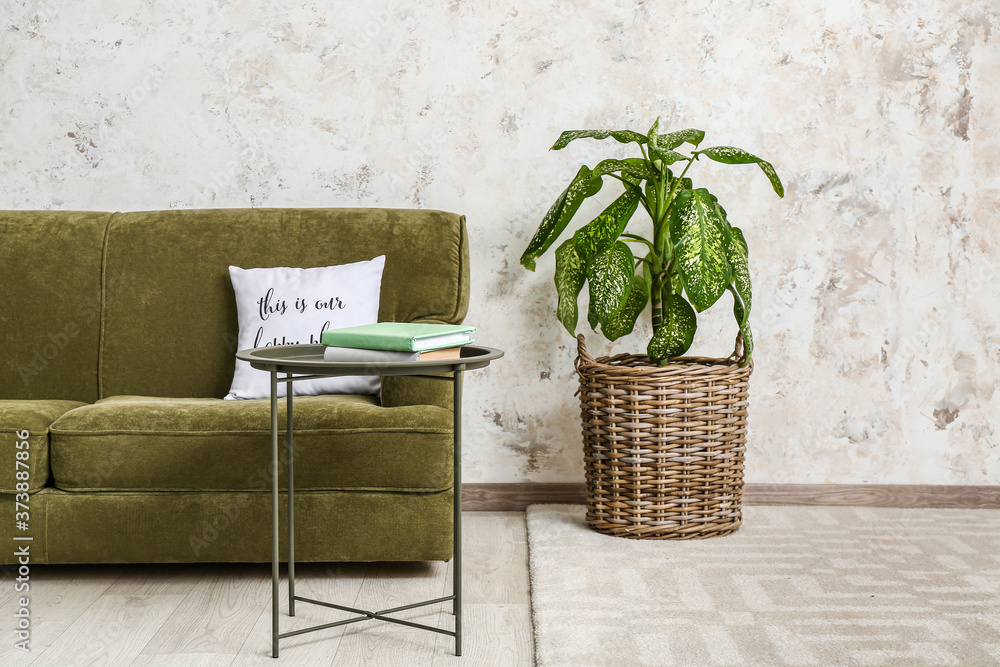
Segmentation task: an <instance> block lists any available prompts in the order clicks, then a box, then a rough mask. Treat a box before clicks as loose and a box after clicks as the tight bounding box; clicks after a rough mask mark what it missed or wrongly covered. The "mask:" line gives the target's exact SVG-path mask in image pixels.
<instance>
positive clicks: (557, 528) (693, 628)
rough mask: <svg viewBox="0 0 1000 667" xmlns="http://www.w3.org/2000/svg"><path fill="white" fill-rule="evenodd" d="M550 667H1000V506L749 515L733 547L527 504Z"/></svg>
mask: <svg viewBox="0 0 1000 667" xmlns="http://www.w3.org/2000/svg"><path fill="white" fill-rule="evenodd" d="M528 540H529V549H530V553H529V562H530V567H531V601H532V608H533V612H532V613H533V616H534V619H533V620H534V626H535V647H536V648H535V652H536V658H537V663H538V665H540V666H542V667H553V666H557V665H567V666H570V665H572V666H573V667H582V666H588V667H590V666H598V665H609V666H610V665H614V666H619V665H768V666H770V665H905V666H911V665H962V666H963V667H964V666H971V665H1000V510H939V509H872V508H861V507H748V508H744V523H743V526H742V527H741V528H740V530H739V531H738V532H737V533H735V534H733V535H730V536H728V537H720V538H714V539H710V540H701V541H690V542H676V541H643V540H627V539H623V538H617V537H609V536H606V535H601V534H599V533H595V532H593V531H591V530H590V529H588V528H587V527H586V525H585V523H584V508H583V506H578V505H533V506H531V507H529V508H528Z"/></svg>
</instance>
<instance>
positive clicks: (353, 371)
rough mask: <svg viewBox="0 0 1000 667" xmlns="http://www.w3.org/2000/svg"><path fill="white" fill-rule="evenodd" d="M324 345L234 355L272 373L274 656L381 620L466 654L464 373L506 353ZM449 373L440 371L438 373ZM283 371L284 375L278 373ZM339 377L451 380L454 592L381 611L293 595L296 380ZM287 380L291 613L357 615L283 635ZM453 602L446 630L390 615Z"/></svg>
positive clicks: (477, 349)
mask: <svg viewBox="0 0 1000 667" xmlns="http://www.w3.org/2000/svg"><path fill="white" fill-rule="evenodd" d="M323 350H324V346H322V345H279V346H274V347H259V348H254V349H252V350H241V351H239V352H237V353H236V358H237V359H240V360H242V361H246V362H249V363H250V365H251V366H252V367H253V368H256V369H258V370H262V371H266V372H268V373H270V375H271V529H272V533H271V656H272V657H274V658H277V657H278V642H279V641H280V640H281V639H284V638H286V637H293V636H295V635H301V634H304V633H306V632H315V631H317V630H325V629H327V628H333V627H336V626H338V625H347V624H349V623H357V622H359V621H367V620H376V619H377V620H380V621H388V622H389V623H398V624H400V625H406V626H409V627H412V628H419V629H421V630H429V631H431V632H438V633H441V634H444V635H450V636H452V637H454V638H455V655H456V656H460V655H462V374H463V373H464V372H465V371H469V370H475V369H477V368H484V367H486V366H488V365H489V364H490V362H491V361H493V360H494V359H499V358H500V357H502V356H503V352H502V351H500V350H497V349H494V348H490V347H481V346H478V345H466V346H465V347H463V348H462V356H461V357H459V358H457V359H441V360H435V361H404V362H378V363H370V362H333V361H324V359H323ZM445 373H446V374H448V375H436V374H445ZM279 374H281V375H283V377H278V375H279ZM338 375H380V376H381V375H406V376H410V377H419V378H426V379H430V380H442V381H446V382H451V383H452V386H453V388H454V413H453V420H454V421H453V430H454V438H455V453H454V465H453V468H454V471H455V480H454V487H453V491H452V493H453V504H454V512H455V514H454V520H453V526H452V528H453V531H454V532H453V544H454V559H455V563H454V568H453V572H454V581H453V584H452V594H451V595H449V596H446V597H443V598H437V599H434V600H424V601H421V602H415V603H413V604H408V605H405V606H402V607H394V608H392V609H383V610H381V611H366V610H364V609H355V608H353V607H345V606H342V605H338V604H333V603H331V602H324V601H321V600H313V599H311V598H305V597H301V596H298V595H296V594H295V530H294V527H295V504H294V494H295V491H294V488H295V483H294V481H295V473H294V468H293V466H292V442H293V420H292V393H293V392H292V387H291V385H292V383H293V382H297V381H301V380H315V379H317V378H322V377H334V376H338ZM279 382H285V383H287V384H288V390H287V391H286V401H287V406H288V407H287V410H286V412H287V415H286V416H287V420H288V423H287V425H286V441H287V442H286V445H287V448H288V615H289V616H294V615H295V602H296V601H298V602H306V603H309V604H316V605H320V606H323V607H330V608H332V609H339V610H341V611H346V612H350V613H353V614H357V616H353V617H351V618H348V619H345V620H343V621H336V622H334V623H325V624H323V625H316V626H313V627H309V628H303V629H301V630H294V631H292V632H285V633H281V632H280V631H279V623H278V620H279V604H278V597H279V595H278V582H279V574H278V565H279V558H278V539H279V538H278V383H279ZM449 600H450V601H451V602H452V611H453V613H454V615H455V629H454V630H446V629H444V628H438V627H434V626H430V625H423V624H421V623H414V622H412V621H406V620H403V619H399V618H393V617H391V616H389V615H388V614H392V613H395V612H400V611H405V610H407V609H414V608H416V607H424V606H427V605H432V604H438V603H441V602H447V601H449Z"/></svg>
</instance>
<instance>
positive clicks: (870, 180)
mask: <svg viewBox="0 0 1000 667" xmlns="http://www.w3.org/2000/svg"><path fill="white" fill-rule="evenodd" d="M0 20H2V23H3V26H2V32H0V35H2V37H0V101H2V103H3V108H2V114H0V164H2V175H3V179H2V183H0V206H2V207H3V208H65V209H118V210H134V209H156V208H167V207H234V206H389V207H410V206H420V207H431V208H440V209H447V210H453V211H458V212H462V213H465V214H466V215H467V216H468V219H469V225H470V228H471V238H472V256H473V290H472V295H473V302H472V307H471V309H470V314H469V321H470V322H472V323H474V324H477V325H478V326H479V327H480V328H481V335H480V340H481V341H482V342H483V343H485V344H489V345H494V346H497V347H502V348H505V349H506V350H507V357H506V358H505V359H504V360H503V361H502V362H501V363H498V364H496V365H495V366H493V367H492V368H490V369H489V370H488V371H487V372H477V373H475V374H474V375H471V376H470V377H469V380H468V383H467V387H468V394H467V395H468V409H467V412H466V417H465V426H466V429H467V441H466V442H467V449H466V459H465V467H466V470H467V473H466V479H467V480H468V481H484V482H497V481H525V480H536V481H573V480H577V479H579V478H580V476H581V469H582V464H581V455H580V451H579V444H578V441H579V438H578V430H579V427H578V407H577V405H576V404H575V402H574V401H575V399H574V397H573V391H574V389H575V382H574V376H573V370H572V362H573V356H574V353H573V341H572V339H571V338H570V337H569V336H568V335H567V334H566V333H565V332H564V331H562V330H561V329H560V328H559V327H558V326H557V323H556V321H555V319H554V316H553V307H554V298H555V294H554V289H553V287H552V284H551V279H550V273H551V268H552V260H551V258H546V259H543V261H541V262H540V263H539V271H538V273H536V274H531V273H528V272H527V271H524V270H522V269H521V268H520V266H519V265H518V261H517V259H518V256H519V255H520V253H521V251H522V249H523V247H524V245H525V243H526V242H527V240H528V238H530V236H531V234H532V232H533V231H534V228H535V225H536V223H537V221H538V219H539V217H540V216H541V214H542V213H543V212H544V210H545V209H546V208H547V207H548V205H549V203H550V202H551V200H552V199H553V198H554V196H555V194H556V193H557V192H558V191H559V190H560V189H561V188H562V187H563V183H564V181H566V180H567V179H568V178H569V177H570V175H571V174H572V173H573V172H574V171H575V170H576V168H577V166H578V165H579V164H580V163H581V162H586V163H588V164H590V165H591V166H593V164H594V163H595V162H596V160H597V159H598V158H599V157H600V156H602V155H604V154H605V152H608V151H610V152H612V153H615V154H621V150H622V149H620V148H618V147H616V146H603V145H597V144H591V145H587V144H585V143H577V144H574V145H573V146H572V147H571V148H570V149H568V150H566V151H563V152H560V153H549V152H546V148H547V146H549V145H550V144H551V142H552V141H553V140H554V139H555V138H556V136H558V134H559V131H561V130H562V129H568V128H583V127H632V128H635V129H640V130H644V129H645V128H646V127H648V125H649V124H650V123H651V122H652V120H653V119H654V118H655V117H656V116H657V115H659V116H662V118H663V121H662V124H663V125H664V126H666V127H667V128H673V129H679V128H682V127H689V126H694V127H699V128H702V129H705V130H706V131H707V132H708V140H707V143H708V144H712V143H721V144H734V145H737V146H742V147H744V148H746V149H748V150H751V151H752V152H755V153H758V154H760V155H762V156H764V157H765V158H768V159H770V160H772V161H773V162H774V164H775V166H776V167H777V169H778V171H779V173H780V174H781V176H782V177H783V178H784V180H785V183H786V187H787V192H788V194H787V195H786V197H785V199H784V200H781V201H779V200H778V199H777V198H776V197H774V195H773V194H772V193H770V191H769V188H768V186H767V183H766V181H765V180H764V179H763V177H762V176H761V174H760V173H759V172H758V171H757V170H756V169H755V168H753V167H724V166H722V165H715V164H712V163H707V164H699V165H697V172H696V173H695V177H696V179H697V180H698V181H700V182H701V183H702V184H703V185H707V186H708V187H709V188H711V189H712V190H713V191H714V192H716V194H718V195H719V197H720V199H721V201H722V203H723V204H724V205H725V206H726V208H727V210H728V211H729V212H730V217H731V219H732V220H733V221H734V222H735V223H737V224H739V225H740V226H742V227H743V228H744V230H745V231H746V235H747V238H748V241H749V243H750V249H751V268H752V271H753V274H754V279H755V282H756V284H755V292H756V294H757V295H758V296H757V297H756V303H755V312H754V317H753V320H754V322H755V330H756V333H757V340H758V346H759V347H758V350H757V354H756V364H757V365H756V371H755V374H754V376H753V380H752V388H751V390H752V403H751V410H752V412H751V425H752V432H751V435H750V454H749V457H748V478H749V479H750V480H751V481H759V482H763V481H769V482H822V481H830V482H882V483H956V484H962V483H966V484H982V483H998V482H1000V447H998V444H1000V395H998V392H997V391H996V388H997V383H998V380H1000V370H998V368H1000V331H998V320H1000V306H998V300H1000V249H998V242H997V236H996V234H997V217H996V216H997V210H998V208H1000V140H998V127H1000V123H998V120H1000V118H998V114H1000V112H998V108H1000V107H998V103H1000V50H998V47H997V42H998V40H1000V36H998V33H997V29H998V27H1000V10H998V5H997V4H996V3H995V2H993V1H984V0H969V1H964V2H950V3H949V2H939V3H928V2H920V1H918V0H898V1H892V0H890V1H887V2H881V3H876V2H862V1H857V0H854V1H852V0H806V1H805V2H800V1H795V2H792V1H791V0H778V1H775V2H767V1H766V0H765V1H758V2H726V1H721V0H720V1H712V0H690V1H688V2H684V3H668V2H645V3H641V2H625V1H621V0H620V1H618V2H603V1H601V2H599V1H597V0H593V1H592V2H583V1H580V2H566V3H559V2H551V1H544V0H537V1H532V2H513V1H510V0H506V1H504V0H499V1H495V2H485V1H483V2H460V1H458V0H453V1H452V2H444V1H443V0H442V1H431V0H421V1H418V2H402V1H399V2H392V1H384V0H382V1H370V2H352V3H309V2H304V0H263V1H258V2H253V3H251V2H247V1H240V2H233V3H227V2H223V1H222V0H218V1H215V2H205V1H203V0H201V1H195V0H170V1H165V2H164V1H161V2H155V1H152V0H147V1H146V2H142V3H135V2H116V1H113V0H98V1H97V2H92V3H81V2H68V3H67V2H56V1H55V0H43V1H42V2H40V3H39V2H27V3H21V2H14V1H13V0H2V1H0ZM614 191H615V188H614V187H613V185H609V186H608V187H607V188H606V189H605V191H604V192H602V193H601V197H600V198H599V201H597V202H593V203H592V204H590V205H589V206H588V208H586V209H584V212H585V213H594V212H596V211H597V210H599V208H600V205H601V204H602V202H607V201H610V199H611V198H612V197H613V196H614V195H615V192H614ZM726 309H727V308H725V307H724V308H723V309H722V310H723V311H725V310H726ZM734 333H735V331H734V328H733V325H732V323H731V318H730V316H729V315H728V314H727V313H725V312H721V313H719V314H715V315H704V316H702V318H701V333H700V337H699V339H698V341H697V343H696V351H698V352H701V353H706V354H712V355H717V356H725V354H727V353H728V351H729V346H730V345H731V340H732V336H733V335H734ZM645 334H648V328H643V329H642V330H641V331H639V332H638V333H637V334H634V335H633V336H631V337H630V338H628V339H626V340H622V341H619V342H618V343H616V344H614V345H605V344H603V343H601V342H599V341H597V339H596V338H594V339H593V341H592V344H591V347H592V350H594V351H596V352H605V351H610V352H620V351H629V350H636V349H642V348H644V346H645V340H644V335H645Z"/></svg>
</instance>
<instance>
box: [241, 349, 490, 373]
mask: <svg viewBox="0 0 1000 667" xmlns="http://www.w3.org/2000/svg"><path fill="white" fill-rule="evenodd" d="M325 349H326V346H325V345H274V346H271V347H255V348H253V349H252V350H240V351H239V352H237V353H236V358H237V359H240V360H241V361H246V362H249V363H250V365H251V366H252V367H254V368H256V369H257V370H261V371H269V372H271V371H273V372H277V373H292V374H295V375H328V376H336V375H424V374H431V373H452V372H454V371H469V370H474V369H476V368H483V367H485V366H489V364H490V362H491V361H493V360H494V359H499V358H500V357H502V356H503V351H502V350H498V349H496V348H492V347H482V346H480V345H466V346H464V347H462V348H461V350H462V356H461V357H457V358H455V359H434V360H432V361H377V362H370V361H326V360H324V359H323V351H324V350H325Z"/></svg>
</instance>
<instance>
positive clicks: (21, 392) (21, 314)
mask: <svg viewBox="0 0 1000 667" xmlns="http://www.w3.org/2000/svg"><path fill="white" fill-rule="evenodd" d="M110 217H111V214H109V213H78V212H73V211H0V274H2V277H0V348H2V352H0V399H28V400H31V399H63V400H70V401H84V402H87V403H91V402H93V401H96V400H97V397H98V387H97V384H98V381H97V355H98V348H99V333H100V323H101V318H100V313H101V249H102V246H103V244H104V234H105V230H106V229H107V225H108V220H109V218H110Z"/></svg>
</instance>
